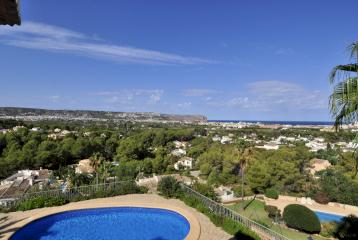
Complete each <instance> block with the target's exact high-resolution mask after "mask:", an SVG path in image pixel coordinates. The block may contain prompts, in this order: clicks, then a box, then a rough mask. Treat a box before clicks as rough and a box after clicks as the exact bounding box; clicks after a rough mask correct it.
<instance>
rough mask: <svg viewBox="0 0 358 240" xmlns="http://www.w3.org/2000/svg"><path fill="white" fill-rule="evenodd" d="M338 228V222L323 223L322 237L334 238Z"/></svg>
mask: <svg viewBox="0 0 358 240" xmlns="http://www.w3.org/2000/svg"><path fill="white" fill-rule="evenodd" d="M336 228H337V223H336V222H324V223H322V227H321V232H320V235H321V236H323V237H326V238H332V237H333V234H334V232H335V230H336Z"/></svg>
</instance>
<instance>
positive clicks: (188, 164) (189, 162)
mask: <svg viewBox="0 0 358 240" xmlns="http://www.w3.org/2000/svg"><path fill="white" fill-rule="evenodd" d="M193 161H194V159H193V158H191V157H183V158H181V159H180V160H179V161H177V162H176V163H175V164H174V168H175V169H176V170H180V168H181V167H184V168H185V169H192V168H193Z"/></svg>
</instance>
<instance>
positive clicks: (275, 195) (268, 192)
mask: <svg viewBox="0 0 358 240" xmlns="http://www.w3.org/2000/svg"><path fill="white" fill-rule="evenodd" d="M265 196H266V197H268V198H272V199H278V192H277V190H276V189H273V188H269V189H267V190H266V192H265Z"/></svg>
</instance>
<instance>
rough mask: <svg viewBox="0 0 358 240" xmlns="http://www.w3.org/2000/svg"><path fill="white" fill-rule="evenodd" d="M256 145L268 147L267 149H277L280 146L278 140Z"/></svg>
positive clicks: (263, 147)
mask: <svg viewBox="0 0 358 240" xmlns="http://www.w3.org/2000/svg"><path fill="white" fill-rule="evenodd" d="M255 147H256V148H262V149H266V150H277V149H278V148H279V147H280V146H279V145H278V144H277V143H276V142H268V143H266V144H264V145H263V146H255Z"/></svg>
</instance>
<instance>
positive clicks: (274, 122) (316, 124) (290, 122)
mask: <svg viewBox="0 0 358 240" xmlns="http://www.w3.org/2000/svg"><path fill="white" fill-rule="evenodd" d="M208 122H233V123H239V122H246V123H262V124H280V125H292V126H297V125H303V126H304V125H311V126H330V125H333V124H334V123H333V122H317V121H260V120H208Z"/></svg>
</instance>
